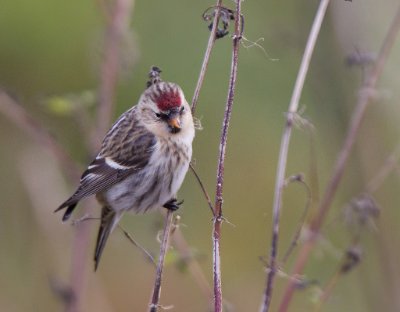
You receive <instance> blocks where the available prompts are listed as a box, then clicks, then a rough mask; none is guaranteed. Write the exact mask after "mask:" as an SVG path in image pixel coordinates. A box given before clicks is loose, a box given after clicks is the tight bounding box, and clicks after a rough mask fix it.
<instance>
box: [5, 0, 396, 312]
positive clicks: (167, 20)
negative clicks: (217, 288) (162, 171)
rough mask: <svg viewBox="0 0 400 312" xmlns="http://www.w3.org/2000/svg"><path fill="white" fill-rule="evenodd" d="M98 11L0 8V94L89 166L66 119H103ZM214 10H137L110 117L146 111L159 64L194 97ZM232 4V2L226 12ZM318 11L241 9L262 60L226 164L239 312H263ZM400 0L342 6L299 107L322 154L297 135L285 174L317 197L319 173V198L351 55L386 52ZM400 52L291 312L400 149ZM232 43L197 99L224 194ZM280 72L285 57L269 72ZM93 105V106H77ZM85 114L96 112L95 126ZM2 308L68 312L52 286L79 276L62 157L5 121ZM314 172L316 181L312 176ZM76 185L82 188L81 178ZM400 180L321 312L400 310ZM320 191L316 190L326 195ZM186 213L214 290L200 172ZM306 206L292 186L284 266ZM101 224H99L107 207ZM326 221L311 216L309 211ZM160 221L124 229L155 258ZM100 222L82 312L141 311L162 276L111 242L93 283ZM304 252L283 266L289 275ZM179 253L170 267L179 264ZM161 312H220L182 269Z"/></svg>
mask: <svg viewBox="0 0 400 312" xmlns="http://www.w3.org/2000/svg"><path fill="white" fill-rule="evenodd" d="M99 3H101V1H76V0H73V1H61V0H56V1H54V0H52V1H51V0H42V1H27V0H19V1H11V0H3V1H2V2H1V4H0V8H1V9H0V42H1V49H0V73H1V74H0V86H1V87H2V88H4V89H5V90H7V91H9V92H10V93H11V94H12V95H14V96H15V97H16V98H17V99H18V100H19V101H20V103H21V105H23V106H24V107H25V108H26V109H27V110H28V111H29V112H31V114H32V115H33V116H34V117H35V118H37V119H38V120H39V121H40V122H41V123H42V124H43V125H44V126H45V127H46V128H47V129H49V130H50V131H51V132H52V133H53V134H54V136H55V137H56V138H57V139H58V140H59V141H60V142H61V143H62V144H63V145H64V146H65V148H66V149H67V150H68V151H69V153H70V155H72V157H74V158H75V159H76V160H77V161H78V162H79V163H81V164H82V168H83V167H84V166H85V165H86V164H87V162H88V160H89V158H88V155H87V154H86V150H85V148H84V142H83V139H82V136H81V134H80V129H79V127H77V121H76V120H75V119H74V118H70V117H71V116H70V115H71V114H72V113H76V111H75V108H76V105H78V106H80V105H81V106H83V109H89V110H90V112H91V114H92V112H93V111H94V109H95V105H93V104H95V102H96V100H95V99H96V95H95V94H96V92H97V89H98V82H99V66H100V61H101V59H102V55H103V54H102V53H103V52H102V42H103V37H104V30H105V26H106V18H105V16H104V14H103V13H102V11H101V9H100V7H99ZM213 4H214V3H213V2H208V3H205V2H202V1H194V2H193V1H179V0H170V1H158V0H155V1H135V6H134V10H133V13H132V14H133V15H132V25H131V32H130V33H129V34H127V38H126V41H124V50H123V53H122V62H121V67H122V68H124V72H123V75H122V78H121V80H120V82H119V84H118V90H117V99H116V103H117V106H116V109H115V116H114V117H115V118H116V117H117V116H118V115H119V114H120V113H122V112H123V111H125V110H126V109H128V108H129V107H130V106H132V105H133V104H135V103H136V101H137V99H138V97H139V95H140V93H141V92H142V91H143V88H144V85H145V82H146V78H147V76H146V75H147V72H148V69H149V68H150V66H151V65H158V66H160V67H161V68H162V69H163V77H164V79H165V80H170V81H174V82H177V83H179V84H180V85H181V86H182V87H183V89H184V90H185V94H186V97H187V98H188V99H191V96H192V94H193V91H194V88H195V84H196V82H197V76H198V73H199V70H200V66H201V62H202V58H203V54H204V51H205V47H206V43H207V40H208V35H209V33H208V29H207V24H206V23H204V21H202V19H201V14H202V12H203V11H204V10H205V9H206V8H207V7H208V6H210V5H213ZM226 5H228V6H232V7H233V2H226ZM317 5H318V1H291V2H284V1H269V2H268V1H258V2H250V1H245V2H243V14H244V16H245V33H244V35H245V37H246V38H247V39H248V40H249V41H257V40H258V39H259V38H264V39H265V40H264V41H261V42H259V43H260V44H261V45H262V46H263V48H264V49H265V51H266V52H267V54H268V56H266V54H265V53H264V52H263V50H262V49H260V48H258V47H252V48H245V47H242V48H241V51H240V60H239V61H240V62H239V72H238V81H237V83H238V85H237V93H236V97H235V103H234V107H233V117H232V121H231V127H230V131H229V139H228V149H227V160H226V165H225V170H226V176H225V187H224V214H225V217H226V218H227V219H228V220H229V221H230V222H231V223H232V224H234V225H235V226H231V225H229V224H224V227H223V237H222V242H221V244H222V246H221V248H222V250H221V252H222V272H223V288H224V296H225V298H226V299H227V300H228V301H229V302H230V303H232V304H233V306H234V307H235V311H256V310H257V308H258V306H259V304H260V302H261V296H262V291H263V288H264V283H265V273H264V264H263V262H262V261H260V260H259V258H260V256H266V255H267V253H268V250H269V244H270V227H271V206H272V196H273V188H274V176H275V168H276V163H277V154H278V148H279V142H280V138H281V132H282V129H283V125H284V113H285V111H286V110H287V107H288V102H289V99H290V95H291V91H292V88H293V84H294V80H295V77H296V74H297V70H298V67H299V63H300V60H301V56H302V53H303V49H304V44H305V42H306V39H307V36H308V32H309V29H310V26H311V23H312V19H313V17H314V13H315V10H316V7H317ZM397 5H398V3H397V1H394V0H387V1H385V2H377V1H373V0H364V1H355V0H354V1H352V2H349V1H339V0H337V1H332V3H331V4H330V8H329V10H328V15H327V17H326V20H325V21H324V24H323V29H322V33H321V35H320V38H319V40H318V42H317V47H316V50H315V54H314V56H313V60H312V62H311V67H310V73H309V76H308V78H307V81H306V85H305V87H304V90H303V95H302V98H301V105H302V106H304V107H305V112H304V114H303V116H304V118H307V120H309V121H310V122H311V123H312V124H313V126H314V128H315V131H314V133H315V135H314V147H315V154H313V153H314V152H312V150H311V149H310V135H309V132H308V131H304V130H301V129H300V130H295V132H294V134H293V139H292V143H291V146H290V152H289V164H288V169H287V174H288V176H289V175H293V174H298V173H300V172H303V173H304V175H305V180H306V181H307V183H308V184H309V185H310V184H311V182H310V177H311V176H312V174H313V173H314V174H315V173H316V174H317V176H318V181H319V182H318V183H319V184H318V186H319V188H317V187H316V186H315V185H314V188H313V190H312V191H313V195H314V198H315V199H317V198H318V196H319V195H321V193H322V192H323V191H324V188H325V185H326V182H327V180H328V179H329V176H330V173H331V168H332V165H333V162H334V161H335V159H336V156H337V152H338V150H339V148H340V146H341V144H342V142H343V137H344V135H345V133H346V129H347V125H348V122H349V119H350V116H351V114H352V109H353V107H354V103H355V100H356V95H357V92H358V87H359V84H360V81H361V75H362V72H361V70H360V68H359V67H355V66H353V67H351V68H349V67H346V66H345V59H346V57H347V56H348V55H349V54H351V53H354V51H355V50H356V49H358V50H359V51H362V52H368V53H376V52H377V51H378V49H379V47H380V44H381V42H382V40H383V37H384V35H385V32H386V30H387V29H388V26H389V22H390V20H391V18H392V16H393V14H394V12H395V10H397ZM399 49H400V44H399V43H397V44H396V46H395V48H394V50H393V51H392V53H391V57H390V59H389V60H388V63H387V66H386V69H385V73H384V77H383V78H382V80H381V83H380V85H379V90H378V97H377V99H376V103H374V105H372V106H371V107H370V108H369V111H368V113H367V116H366V118H365V121H364V124H363V127H362V129H361V131H360V134H359V138H358V141H357V145H356V147H355V149H354V151H353V153H352V157H351V159H350V162H349V164H348V166H347V169H346V174H345V176H344V178H343V181H342V184H341V187H340V188H339V193H338V196H337V197H336V200H335V202H334V205H333V207H332V209H331V212H330V214H329V216H328V219H327V222H326V225H325V227H324V228H323V232H322V235H323V239H321V243H320V244H318V246H317V248H316V250H315V251H314V253H313V256H312V258H311V259H310V261H309V263H308V266H307V268H306V272H305V273H306V278H307V279H308V280H317V281H318V284H317V285H314V286H312V287H305V288H304V289H302V290H299V291H298V294H297V296H296V297H295V299H294V301H293V303H292V309H291V311H299V312H301V311H310V310H312V308H313V307H314V305H315V303H314V299H313V298H315V293H316V290H317V293H318V291H319V290H320V288H319V286H318V285H321V286H323V285H324V284H325V283H327V282H328V281H329V280H330V278H331V277H332V275H333V274H334V273H335V270H337V267H338V266H339V265H340V261H341V259H342V255H343V254H344V253H345V252H346V250H347V248H348V246H349V245H350V243H351V239H352V235H351V231H348V230H347V228H346V225H345V223H344V221H343V218H342V210H343V207H345V206H346V205H347V204H348V203H349V202H350V201H351V200H352V198H354V197H355V196H357V195H359V194H360V192H361V191H363V190H364V189H365V186H366V184H367V183H368V182H369V181H370V180H371V179H372V178H373V177H374V176H375V175H376V174H377V172H378V171H379V169H380V168H381V166H382V165H383V164H384V163H385V161H386V158H387V157H388V155H389V154H390V153H391V152H392V151H393V150H394V149H395V147H396V145H397V144H398V138H399V131H400V128H399V125H400V123H399V116H400V112H399V110H400V109H399V106H398V100H399V98H400V88H399V87H398V85H399V82H400V80H399V76H398V68H399V66H400V51H399ZM230 58H231V40H230V38H229V36H228V37H226V38H224V39H222V40H218V41H217V42H216V46H215V49H214V51H213V53H212V58H211V62H210V66H209V70H208V73H207V76H206V80H205V84H204V87H203V89H202V92H201V94H200V102H199V105H198V110H197V117H198V118H200V119H201V122H202V125H203V128H204V129H203V130H202V131H199V132H197V136H196V139H195V142H194V159H195V161H196V169H197V171H198V173H199V174H200V176H201V177H202V179H203V182H204V183H205V185H206V186H207V189H208V190H209V192H210V194H211V195H212V194H213V190H214V183H215V171H216V159H217V153H218V146H219V136H220V127H221V120H222V115H223V110H224V103H225V98H226V94H227V85H228V73H229V66H230ZM273 59H278V61H274V60H273ZM80 108H82V107H80ZM91 114H90V115H91ZM0 142H1V145H2V147H1V154H0V157H1V158H0V161H1V164H2V166H1V169H2V170H1V172H2V174H1V176H0V185H1V197H2V204H1V209H0V214H1V217H0V250H1V257H0V277H1V278H0V288H1V289H2V292H1V293H0V310H1V311H12V312H13V311H58V310H61V309H62V303H61V302H60V301H59V299H58V298H57V297H56V296H55V294H54V293H52V291H51V288H50V282H49V281H50V280H56V281H58V282H60V283H61V284H66V283H67V282H68V279H69V268H70V262H71V246H72V244H73V239H72V238H73V232H74V231H73V230H74V229H73V227H71V226H70V225H68V224H64V225H61V220H60V219H61V218H60V215H59V214H53V213H52V211H53V210H54V209H55V208H56V207H57V206H58V205H59V204H60V202H61V201H63V200H64V199H65V198H66V196H67V195H68V194H69V193H70V192H72V191H73V189H74V187H75V186H76V184H74V185H70V184H67V182H66V180H65V178H64V177H63V175H62V173H61V169H60V168H59V166H58V165H57V163H56V161H55V159H54V158H53V156H52V155H51V154H49V153H48V151H46V150H44V149H43V147H42V146H40V145H38V144H37V142H33V141H32V140H31V139H30V137H29V136H27V135H26V134H25V133H23V132H21V131H20V130H18V129H17V128H16V127H15V126H14V125H13V124H12V123H10V122H9V121H8V120H7V119H5V118H4V117H3V116H0ZM312 168H317V169H316V170H317V171H316V172H313V171H312V170H313V169H312ZM76 183H77V181H76ZM399 187H400V183H399V177H398V173H397V172H394V173H392V174H391V175H390V176H389V177H388V178H387V180H385V182H384V183H383V184H382V186H381V187H380V188H379V189H378V190H377V191H376V192H375V193H374V194H373V195H374V199H375V200H376V202H378V203H379V206H380V207H381V213H380V218H379V219H378V220H376V230H372V231H365V232H364V233H363V235H362V237H361V241H360V244H361V245H362V247H363V250H364V253H363V259H362V262H361V263H360V265H359V266H357V267H356V268H354V270H353V271H351V272H349V274H346V275H344V276H342V277H341V279H340V280H339V281H338V283H337V285H336V288H335V289H334V290H333V293H332V297H331V298H330V300H328V302H327V303H325V305H324V306H323V311H350V310H351V311H353V312H357V311H363V312H364V311H378V310H381V311H398V310H400V298H399V296H398V294H397V292H398V289H399V288H400V270H399V268H398V265H397V264H398V263H399V262H400V252H399V249H398V248H397V242H399V241H400V231H398V226H397V220H399V216H400V215H399V214H400V213H399V209H398V204H397V203H398V202H399V201H400V193H399V192H398V189H399ZM318 189H319V191H318ZM179 196H180V197H182V198H184V199H185V205H184V206H185V207H183V209H182V210H180V211H179V213H180V214H181V216H182V223H183V224H185V225H186V226H185V227H182V229H183V232H184V234H185V237H186V238H187V240H188V242H189V244H190V246H191V247H192V248H193V249H194V250H197V252H198V254H199V255H201V256H200V257H198V261H199V263H200V265H201V267H202V269H203V270H204V272H205V274H206V276H207V278H208V280H209V281H211V280H212V271H211V270H212V265H211V264H212V256H211V250H212V249H211V238H210V237H211V225H212V224H211V214H210V212H209V208H208V207H207V205H206V202H205V200H204V198H203V195H202V194H201V192H200V190H199V187H198V185H197V184H196V181H195V179H194V177H193V176H192V174H191V173H189V174H188V176H187V179H186V181H185V183H184V186H183V188H182V190H181V192H180V194H179ZM306 200H307V198H306V195H305V192H304V189H303V188H302V187H301V186H298V185H290V186H288V187H287V188H286V190H285V193H284V207H283V215H282V223H281V233H282V237H281V244H280V251H281V255H283V253H284V251H285V249H286V247H287V246H288V245H289V244H290V239H291V237H292V235H293V232H294V231H295V229H296V228H297V222H298V220H299V218H300V216H301V213H302V209H303V207H304V203H305V201H306ZM95 208H96V210H95V211H96V212H97V213H98V210H97V207H95ZM314 208H315V207H314ZM160 222H161V217H160V215H158V214H151V215H143V216H126V217H125V218H124V219H123V221H122V223H123V224H124V227H125V228H126V229H128V230H129V232H130V233H131V234H132V235H133V236H134V237H135V239H136V240H137V241H138V242H140V244H141V245H143V246H145V247H146V249H147V250H149V251H150V252H151V253H153V254H157V252H158V242H157V240H156V236H157V232H158V230H159V229H160V225H161V223H160ZM96 228H97V223H96V222H95V221H94V222H93V225H91V231H92V236H91V244H90V245H89V250H88V255H87V266H88V275H89V281H88V283H87V285H86V286H87V292H86V293H85V298H84V311H144V310H145V308H146V305H147V304H148V300H149V297H150V291H151V288H152V285H153V278H154V269H153V266H152V265H150V264H149V263H147V262H146V260H144V259H143V257H142V254H141V252H140V251H138V250H137V249H136V248H135V247H133V246H132V245H131V244H130V243H129V241H127V239H126V238H125V237H124V236H123V235H122V233H121V232H120V231H115V233H114V234H113V236H112V237H111V239H110V242H109V244H108V246H107V248H106V250H105V253H104V257H103V262H102V265H101V267H100V269H99V271H98V272H96V274H95V273H93V271H92V270H91V267H92V261H91V253H92V248H93V244H94V235H95V232H96ZM296 251H297V249H296V250H295V251H294V254H293V255H292V257H291V258H290V259H289V261H288V264H287V266H286V267H285V269H286V271H285V273H286V274H290V268H291V265H292V264H293V259H294V258H295V257H296ZM178 260H179V258H178V257H177V254H176V252H175V251H174V252H171V253H169V255H168V262H169V263H171V264H172V263H174V262H176V261H178ZM165 271H166V272H165V279H164V281H165V284H164V285H163V291H162V297H161V303H162V304H163V305H166V306H167V305H170V304H172V305H174V307H175V309H174V311H191V312H197V311H199V312H200V311H208V308H209V305H208V302H207V299H206V298H205V296H204V295H203V293H202V292H201V291H199V288H198V286H197V284H196V282H195V281H194V280H193V278H192V277H191V275H190V274H189V273H188V271H187V270H182V269H181V268H180V266H179V263H178V265H177V266H174V265H168V266H167V267H166V270H165ZM286 279H287V277H286V278H285V277H283V276H282V277H280V278H278V280H277V284H276V287H275V293H274V299H273V307H272V311H275V310H276V308H277V305H278V304H279V299H280V298H281V295H282V291H283V290H284V286H285V284H286Z"/></svg>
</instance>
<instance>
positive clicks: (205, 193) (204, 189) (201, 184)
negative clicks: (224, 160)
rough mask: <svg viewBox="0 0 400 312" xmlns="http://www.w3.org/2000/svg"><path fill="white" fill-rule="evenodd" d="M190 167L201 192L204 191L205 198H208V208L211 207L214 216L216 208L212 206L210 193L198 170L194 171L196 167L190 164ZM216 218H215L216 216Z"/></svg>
mask: <svg viewBox="0 0 400 312" xmlns="http://www.w3.org/2000/svg"><path fill="white" fill-rule="evenodd" d="M189 166H190V169H191V170H192V172H193V174H194V176H195V177H196V180H197V182H198V183H199V185H200V188H201V190H202V191H203V194H204V197H205V198H206V201H207V204H208V207H210V210H211V213H212V214H213V215H214V207H213V205H212V203H211V199H210V196H209V195H208V192H207V190H206V188H205V186H204V184H203V182H202V181H201V179H200V176H199V175H198V174H197V172H196V170H195V169H194V167H193V165H192V164H190V165H189ZM214 217H215V216H214Z"/></svg>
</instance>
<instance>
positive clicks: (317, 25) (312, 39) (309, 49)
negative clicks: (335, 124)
mask: <svg viewBox="0 0 400 312" xmlns="http://www.w3.org/2000/svg"><path fill="white" fill-rule="evenodd" d="M328 4H329V0H321V2H320V4H319V7H318V10H317V13H316V15H315V19H314V22H313V25H312V28H311V31H310V34H309V37H308V40H307V44H306V48H305V50H304V54H303V59H302V61H301V65H300V69H299V72H298V74H297V79H296V83H295V86H294V89H293V94H292V98H291V100H290V104H289V111H288V113H287V115H286V126H285V129H284V131H283V134H282V140H281V147H280V151H279V160H278V167H277V173H276V182H275V192H274V202H273V208H272V213H273V221H272V222H273V224H272V240H271V249H270V257H269V270H268V274H267V280H266V287H265V293H264V299H263V302H262V305H261V307H260V311H261V312H267V311H268V310H269V307H270V304H271V299H272V291H273V284H274V278H275V274H276V271H277V255H278V241H279V220H280V211H281V207H282V191H283V187H284V183H285V174H286V164H287V159H288V151H289V143H290V137H291V134H292V127H293V119H294V117H295V114H296V113H297V110H298V107H299V101H300V96H301V92H302V90H303V86H304V81H305V78H306V75H307V72H308V67H309V65H310V61H311V57H312V54H313V51H314V47H315V43H316V41H317V38H318V34H319V32H320V29H321V25H322V21H323V19H324V16H325V12H326V9H327V7H328Z"/></svg>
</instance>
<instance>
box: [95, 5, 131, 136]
mask: <svg viewBox="0 0 400 312" xmlns="http://www.w3.org/2000/svg"><path fill="white" fill-rule="evenodd" d="M132 6H133V1H132V0H114V4H113V8H112V10H113V11H112V13H111V18H110V20H109V25H108V27H107V30H106V38H105V43H104V59H103V62H102V65H101V74H100V88H99V106H98V115H97V136H98V137H99V139H101V138H102V137H103V135H104V134H105V133H106V131H107V129H108V127H109V125H110V122H111V117H112V111H113V106H114V105H113V104H114V94H115V88H116V86H117V82H118V74H119V70H120V66H119V61H120V60H119V59H120V54H121V53H120V49H121V42H122V40H123V38H124V35H125V34H126V32H127V30H128V29H129V22H130V16H131V14H132V9H131V8H132Z"/></svg>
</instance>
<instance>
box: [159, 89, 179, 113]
mask: <svg viewBox="0 0 400 312" xmlns="http://www.w3.org/2000/svg"><path fill="white" fill-rule="evenodd" d="M155 102H156V103H157V107H158V108H159V109H160V110H163V111H167V110H170V109H172V108H175V107H179V106H181V104H182V103H181V96H180V95H179V92H178V90H167V91H163V92H161V93H160V95H159V96H157V97H156V99H155Z"/></svg>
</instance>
